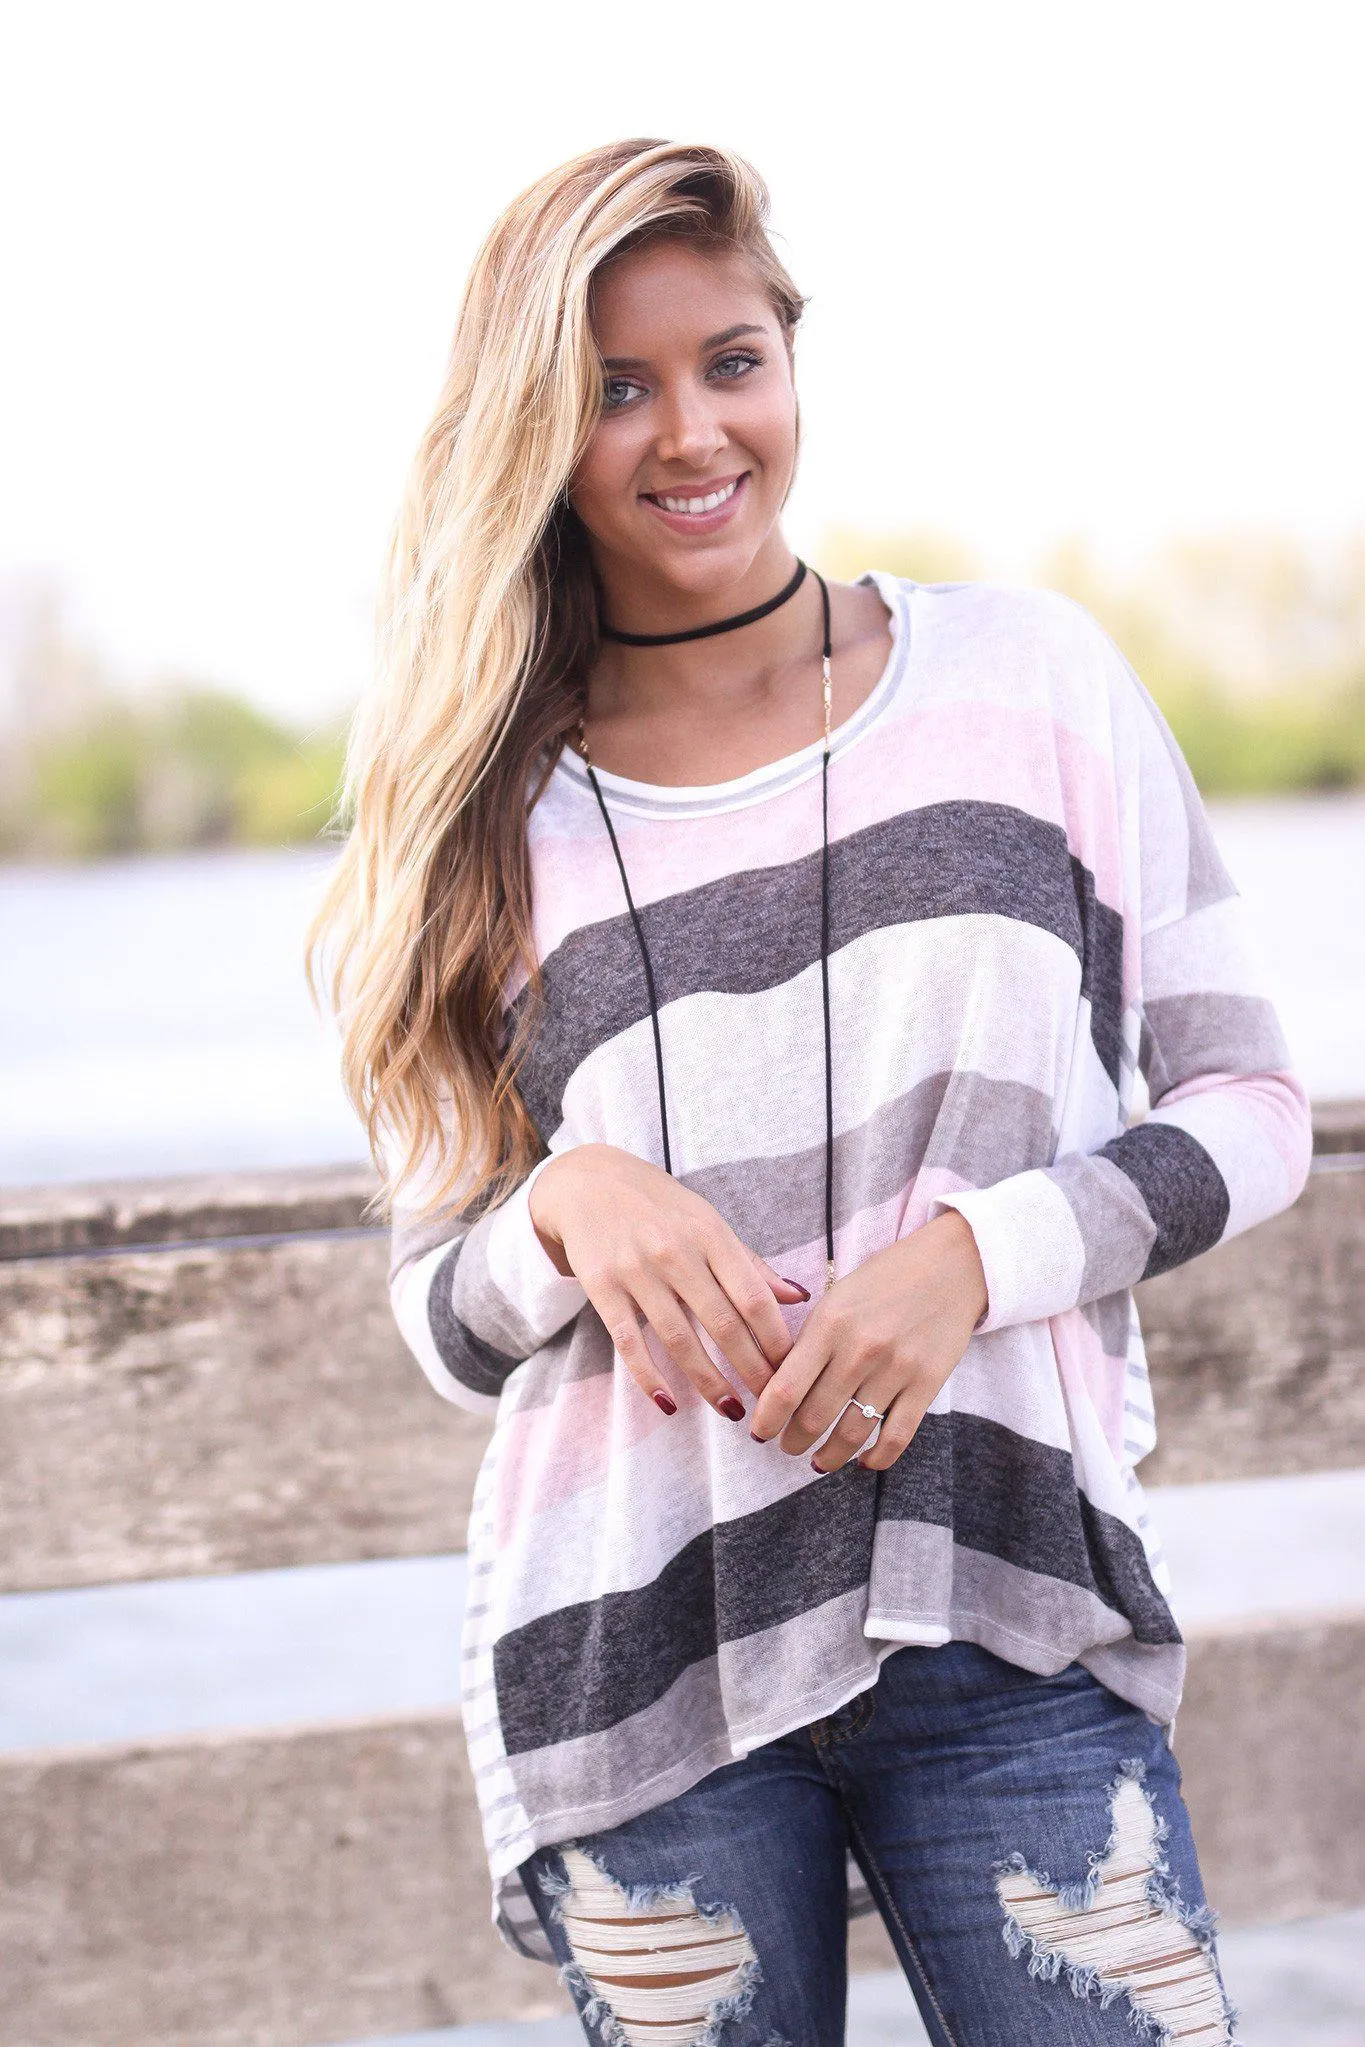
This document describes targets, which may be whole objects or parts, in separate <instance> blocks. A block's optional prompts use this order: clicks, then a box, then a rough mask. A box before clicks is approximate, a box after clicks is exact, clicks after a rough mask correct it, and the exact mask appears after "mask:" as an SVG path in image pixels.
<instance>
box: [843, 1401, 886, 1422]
mask: <svg viewBox="0 0 1365 2047" xmlns="http://www.w3.org/2000/svg"><path fill="white" fill-rule="evenodd" d="M848 1404H849V1406H850V1407H856V1408H857V1410H858V1412H859V1414H860V1415H862V1416H863V1417H864V1419H865V1420H867V1421H870V1422H884V1421H885V1420H886V1416H885V1415H884V1414H882V1413H881V1412H880V1410H879V1409H877V1408H875V1407H873V1406H871V1405H870V1403H869V1402H868V1401H866V1400H850V1401H849V1403H848Z"/></svg>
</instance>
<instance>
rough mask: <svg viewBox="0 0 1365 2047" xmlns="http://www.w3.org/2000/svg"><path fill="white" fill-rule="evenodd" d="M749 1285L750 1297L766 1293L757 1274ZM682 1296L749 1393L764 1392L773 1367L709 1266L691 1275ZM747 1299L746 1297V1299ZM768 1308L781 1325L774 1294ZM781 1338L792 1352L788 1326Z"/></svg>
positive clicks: (770, 1297) (683, 1288)
mask: <svg viewBox="0 0 1365 2047" xmlns="http://www.w3.org/2000/svg"><path fill="white" fill-rule="evenodd" d="M732 1284H733V1282H732ZM747 1284H748V1288H749V1294H750V1295H751V1294H752V1293H754V1292H757V1293H763V1292H765V1291H766V1289H765V1288H764V1286H763V1282H762V1280H761V1279H760V1278H759V1277H758V1274H757V1273H750V1275H749V1277H748V1282H747ZM679 1297H680V1299H681V1300H682V1301H683V1303H684V1304H685V1306H686V1307H688V1308H690V1310H691V1311H692V1313H693V1314H694V1315H695V1316H696V1318H697V1321H698V1322H699V1323H700V1324H701V1326H702V1328H703V1329H704V1330H705V1331H706V1334H707V1335H708V1336H709V1337H710V1339H711V1341H712V1343H714V1345H715V1346H716V1349H717V1350H718V1351H719V1352H720V1354H721V1356H722V1357H723V1358H725V1359H726V1361H727V1362H728V1364H729V1365H730V1367H731V1369H732V1370H733V1371H734V1372H735V1373H736V1374H737V1376H738V1377H739V1378H740V1379H741V1380H742V1381H743V1383H744V1384H745V1385H746V1386H747V1387H748V1388H749V1391H750V1392H751V1393H754V1394H758V1393H761V1392H762V1391H763V1388H764V1387H765V1386H766V1385H767V1383H768V1381H769V1379H771V1377H772V1375H773V1371H774V1366H773V1365H772V1364H770V1363H769V1362H768V1359H767V1358H766V1357H765V1356H764V1355H763V1352H762V1351H761V1350H760V1349H759V1347H758V1344H757V1343H756V1342H755V1340H754V1334H753V1331H752V1330H751V1329H750V1327H749V1325H748V1323H747V1322H746V1320H745V1319H744V1315H743V1313H742V1312H741V1310H740V1309H739V1308H738V1307H737V1306H736V1305H735V1302H734V1301H733V1300H732V1299H731V1297H730V1295H729V1293H728V1292H727V1291H726V1289H725V1288H724V1287H723V1286H721V1284H720V1283H719V1281H718V1280H717V1279H716V1276H715V1274H714V1273H713V1272H712V1270H711V1268H710V1266H709V1265H702V1266H699V1267H698V1268H697V1270H696V1271H695V1272H693V1273H691V1274H689V1275H688V1277H687V1279H686V1280H685V1281H684V1282H683V1284H682V1286H681V1288H680V1289H679ZM748 1298H749V1296H748V1295H746V1299H748ZM768 1306H769V1308H770V1309H771V1310H772V1312H773V1314H774V1315H776V1316H777V1319H778V1321H779V1322H781V1320H782V1317H781V1315H780V1314H778V1311H777V1305H776V1303H775V1302H774V1300H773V1298H772V1295H771V1294H769V1295H768ZM782 1335H783V1339H784V1344H785V1348H786V1349H787V1350H790V1348H791V1338H790V1337H789V1336H788V1335H787V1332H786V1329H785V1327H784V1328H783V1331H782Z"/></svg>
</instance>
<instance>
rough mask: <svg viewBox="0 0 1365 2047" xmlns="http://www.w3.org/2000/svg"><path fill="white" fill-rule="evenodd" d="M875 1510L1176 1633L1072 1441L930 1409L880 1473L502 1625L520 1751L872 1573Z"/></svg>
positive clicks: (758, 1514) (503, 1687)
mask: <svg viewBox="0 0 1365 2047" xmlns="http://www.w3.org/2000/svg"><path fill="white" fill-rule="evenodd" d="M878 1520H896V1521H923V1522H930V1523H935V1524H938V1525H941V1526H944V1527H952V1526H954V1524H955V1533H956V1537H957V1540H958V1541H959V1542H960V1543H961V1544H963V1545H964V1546H965V1547H968V1548H973V1549H979V1550H982V1551H985V1552H987V1553H989V1554H991V1555H994V1556H999V1557H1002V1558H1003V1559H1005V1560H1006V1561H1007V1562H1010V1563H1013V1564H1016V1565H1018V1566H1019V1567H1020V1568H1022V1569H1026V1570H1032V1571H1036V1572H1039V1573H1041V1574H1043V1575H1047V1576H1051V1577H1055V1578H1060V1579H1064V1580H1066V1581H1067V1582H1069V1583H1071V1584H1075V1585H1080V1586H1083V1587H1085V1588H1086V1589H1087V1590H1089V1591H1091V1592H1092V1593H1093V1594H1094V1595H1095V1597H1096V1598H1097V1599H1099V1600H1100V1601H1101V1602H1102V1603H1103V1604H1104V1605H1105V1606H1107V1607H1109V1608H1111V1609H1112V1610H1113V1611H1114V1612H1115V1613H1117V1614H1119V1615H1121V1616H1122V1617H1123V1619H1124V1620H1125V1621H1126V1622H1127V1624H1128V1625H1129V1626H1130V1627H1131V1628H1132V1630H1133V1632H1134V1634H1135V1635H1136V1636H1137V1637H1138V1638H1139V1640H1143V1641H1176V1640H1178V1639H1179V1636H1178V1633H1177V1631H1176V1628H1175V1623H1174V1621H1173V1620H1172V1618H1171V1615H1170V1612H1169V1609H1168V1608H1167V1607H1166V1605H1165V1602H1164V1601H1163V1600H1162V1598H1161V1596H1160V1594H1159V1593H1158V1592H1157V1590H1156V1587H1155V1586H1154V1585H1153V1583H1152V1579H1151V1573H1150V1571H1149V1569H1148V1567H1147V1560H1146V1557H1145V1554H1144V1553H1143V1550H1142V1545H1141V1543H1140V1542H1139V1541H1138V1538H1137V1537H1136V1535H1135V1534H1134V1533H1133V1531H1132V1530H1131V1529H1130V1528H1128V1527H1127V1526H1126V1525H1125V1524H1124V1523H1123V1522H1121V1521H1118V1520H1116V1519H1115V1518H1114V1516H1112V1515H1109V1514H1103V1513H1100V1512H1099V1511H1098V1510H1097V1509H1096V1508H1094V1507H1093V1506H1092V1505H1091V1504H1090V1503H1089V1501H1087V1500H1086V1499H1085V1498H1084V1496H1083V1495H1081V1494H1080V1493H1079V1492H1078V1490H1077V1487H1076V1481H1075V1474H1074V1471H1073V1468H1072V1464H1071V1459H1070V1457H1069V1456H1068V1455H1067V1453H1066V1452H1065V1451H1064V1450H1054V1449H1051V1448H1049V1447H1048V1446H1046V1445H1044V1444H1040V1443H1034V1442H1031V1441H1030V1440H1029V1439H1028V1438H1027V1437H1024V1436H1020V1435H1016V1434H1015V1432H1014V1431H1013V1430H1010V1429H1006V1428H1002V1427H1001V1426H1000V1424H998V1423H996V1422H987V1421H983V1420H982V1419H981V1418H980V1417H979V1416H976V1415H962V1414H959V1415H929V1416H926V1418H925V1420H924V1422H923V1423H922V1424H921V1426H920V1430H919V1433H918V1435H917V1436H916V1439H915V1441H914V1443H913V1444H912V1445H911V1447H910V1449H909V1450H908V1451H906V1453H905V1455H904V1456H903V1457H902V1458H901V1459H900V1460H899V1462H898V1463H897V1464H896V1465H894V1466H893V1467H892V1469H891V1471H890V1472H889V1473H886V1474H884V1475H883V1476H882V1477H881V1478H880V1479H878V1478H877V1477H876V1476H875V1475H874V1474H872V1473H868V1472H864V1471H861V1470H860V1469H859V1468H858V1466H857V1465H850V1466H847V1467H846V1468H845V1469H844V1470H843V1471H839V1472H835V1473H833V1474H832V1475H831V1476H830V1477H828V1478H824V1479H820V1480H817V1481H815V1482H814V1483H812V1484H810V1485H807V1486H804V1487H803V1488H802V1489H801V1490H800V1491H799V1492H797V1493H793V1494H790V1495H788V1496H787V1497H786V1498H785V1499H782V1500H778V1501H775V1502H773V1503H772V1504H770V1505H768V1506H766V1507H762V1508H760V1509H758V1510H756V1511H755V1512H754V1513H751V1514H746V1515H742V1516H740V1517H738V1518H737V1519H734V1520H730V1521H722V1522H719V1523H717V1524H716V1526H715V1527H714V1528H712V1529H706V1530H704V1531H703V1532H702V1533H701V1534H699V1535H698V1536H696V1537H695V1538H694V1539H693V1540H692V1541H691V1542H689V1543H687V1544H686V1545H685V1546H684V1548H682V1549H681V1550H679V1551H678V1552H677V1554H676V1555H675V1556H673V1557H672V1558H671V1559H670V1560H669V1562H668V1563H667V1564H666V1565H665V1566H664V1568H663V1569H662V1570H661V1571H660V1572H659V1574H658V1575H657V1577H655V1578H654V1579H652V1580H651V1581H650V1583H649V1584H647V1585H643V1586H639V1587H637V1588H634V1589H632V1590H630V1591H625V1592H609V1593H605V1594H604V1595H603V1596H602V1597H601V1598H599V1599H594V1600H584V1601H581V1602H578V1603H576V1604H574V1605H571V1606H564V1607H560V1608H557V1609H556V1610H555V1611H554V1612H551V1613H548V1614H543V1615H541V1616H539V1617H538V1618H537V1619H535V1620H532V1621H528V1622H526V1623H525V1624H524V1625H523V1626H522V1627H519V1628H515V1629H512V1630H510V1631H509V1632H508V1633H507V1634H505V1635H503V1636H502V1637H501V1639H500V1640H499V1641H498V1642H497V1644H496V1645H495V1648H494V1652H493V1654H494V1668H495V1672H496V1675H497V1683H498V1696H499V1702H500V1705H501V1708H502V1715H503V1736H504V1739H505V1741H506V1744H507V1750H508V1753H509V1754H518V1753H523V1752H525V1751H528V1750H531V1749H537V1748H544V1747H547V1746H549V1745H550V1744H552V1743H555V1742H561V1741H565V1740H577V1739H580V1738H582V1737H585V1736H588V1735H592V1734H596V1733H600V1732H602V1731H603V1730H604V1729H606V1728H608V1727H612V1726H614V1725H615V1724H616V1723H617V1722H618V1721H620V1720H623V1719H626V1718H628V1717H630V1716H631V1715H632V1714H635V1713H639V1712H642V1711H643V1710H644V1709H645V1708H646V1707H648V1706H649V1705H651V1704H652V1703H653V1702H654V1701H655V1700H656V1699H659V1698H661V1697H662V1696H663V1694H664V1693H665V1692H666V1691H668V1690H669V1689H670V1687H671V1686H672V1685H674V1684H676V1683H677V1681H678V1679H679V1677H680V1676H681V1675H682V1673H683V1672H684V1671H685V1670H686V1669H687V1668H688V1667H689V1666H690V1665H693V1664H698V1663H703V1662H705V1661H706V1660H707V1659H708V1658H710V1657H713V1656H715V1655H716V1653H717V1651H718V1649H719V1647H720V1645H721V1644H723V1643H729V1642H736V1641H739V1640H741V1639H743V1638H744V1637H745V1636H748V1635H753V1634H757V1633H759V1632H760V1631H761V1630H763V1629H765V1628H771V1627H775V1626H777V1625H778V1624H779V1623H780V1622H782V1621H786V1620H790V1619H793V1618H794V1617H795V1616H796V1615H798V1614H807V1615H812V1616H814V1615H815V1614H816V1611H817V1609H818V1608H819V1607H821V1606H822V1605H823V1604H824V1603H825V1602H826V1601H827V1600H831V1599H836V1598H838V1597H839V1596H840V1595H841V1594H843V1593H846V1592H849V1591H851V1590H853V1588H854V1587H856V1586H859V1585H862V1584H866V1583H867V1582H868V1580H869V1577H870V1574H871V1571H872V1568H873V1542H874V1536H875V1532H876V1526H877V1522H878ZM817 1624H818V1623H817Z"/></svg>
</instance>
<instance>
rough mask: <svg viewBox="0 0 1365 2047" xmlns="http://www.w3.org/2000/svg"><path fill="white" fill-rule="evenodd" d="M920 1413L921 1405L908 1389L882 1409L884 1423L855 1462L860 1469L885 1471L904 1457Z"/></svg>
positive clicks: (913, 1436)
mask: <svg viewBox="0 0 1365 2047" xmlns="http://www.w3.org/2000/svg"><path fill="white" fill-rule="evenodd" d="M878 1405H879V1406H880V1405H882V1403H881V1402H879V1403H878ZM924 1413H925V1410H924V1404H923V1402H922V1401H921V1399H920V1397H919V1395H918V1394H917V1393H915V1392H913V1391H912V1390H911V1388H910V1387H908V1386H907V1387H906V1389H905V1391H904V1392H903V1393H898V1394H897V1395H896V1397H895V1399H894V1400H893V1401H892V1402H891V1405H890V1406H889V1407H888V1408H887V1409H886V1420H885V1421H884V1422H883V1423H882V1425H881V1428H880V1429H879V1430H878V1432H877V1440H876V1442H875V1443H874V1444H873V1445H872V1448H871V1449H870V1450H864V1451H863V1453H862V1455H861V1457H860V1458H859V1459H858V1462H859V1463H860V1464H861V1465H862V1467H863V1469H864V1470H865V1471H889V1470H890V1468H891V1466H892V1465H893V1464H894V1463H895V1461H896V1459H897V1458H898V1457H902V1456H904V1454H905V1452H906V1451H907V1450H908V1449H909V1447H910V1445H911V1444H912V1443H913V1442H914V1440H915V1431H916V1430H917V1429H918V1427H919V1425H920V1423H921V1422H922V1421H923V1420H924Z"/></svg>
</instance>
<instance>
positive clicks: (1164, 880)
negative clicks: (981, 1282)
mask: <svg viewBox="0 0 1365 2047" xmlns="http://www.w3.org/2000/svg"><path fill="white" fill-rule="evenodd" d="M1111 653H1112V662H1113V663H1114V664H1117V670H1118V672H1117V673H1116V675H1115V680H1114V683H1113V690H1114V699H1115V701H1114V713H1115V722H1116V726H1123V725H1126V727H1127V737H1128V745H1127V748H1126V751H1127V754H1128V763H1129V767H1130V769H1131V770H1132V773H1131V774H1130V775H1125V774H1124V771H1123V766H1122V763H1121V764H1120V768H1119V784H1120V802H1121V805H1125V806H1127V809H1128V814H1127V815H1126V817H1125V818H1124V820H1123V822H1124V825H1125V829H1126V830H1127V831H1129V832H1130V833H1135V834H1136V843H1137V864H1138V872H1139V878H1140V902H1139V904H1137V905H1136V906H1133V909H1132V910H1131V911H1130V912H1129V914H1135V916H1136V922H1137V928H1138V934H1139V936H1138V944H1139V950H1140V979H1141V1011H1140V1014H1141V1035H1140V1039H1139V1043H1138V1046H1137V1058H1138V1064H1139V1066H1140V1067H1141V1070H1142V1072H1143V1074H1144V1076H1145V1078H1146V1081H1147V1086H1148V1091H1149V1095H1150V1098H1151V1104H1152V1106H1151V1110H1150V1112H1149V1113H1148V1115H1147V1116H1146V1117H1145V1118H1144V1119H1143V1120H1142V1121H1141V1122H1139V1123H1137V1124H1135V1125H1134V1126H1133V1127H1132V1128H1130V1129H1128V1130H1126V1131H1124V1132H1123V1134H1122V1135H1121V1136H1118V1137H1115V1138H1113V1139H1112V1140H1111V1141H1110V1142H1109V1143H1107V1144H1105V1145H1103V1146H1101V1147H1100V1149H1099V1150H1098V1151H1095V1152H1092V1153H1089V1154H1083V1153H1082V1154H1070V1155H1067V1156H1064V1157H1062V1158H1059V1159H1058V1161H1057V1163H1056V1164H1055V1165H1053V1166H1050V1167H1047V1168H1042V1169H1038V1170H1034V1171H1029V1172H1023V1173H1016V1174H1013V1175H1012V1176H1011V1177H1010V1178H1008V1179H1005V1180H1001V1181H999V1182H998V1183H997V1184H996V1185H995V1186H993V1187H985V1188H981V1189H977V1190H969V1191H967V1192H965V1193H961V1194H954V1195H949V1196H947V1197H946V1198H945V1199H944V1201H942V1202H940V1203H939V1204H937V1207H939V1208H943V1207H951V1208H955V1209H957V1210H958V1211H959V1213H960V1214H961V1215H963V1216H964V1217H965V1218H966V1220H967V1221H968V1222H969V1223H970V1224H971V1227H972V1232H973V1235H974V1236H975V1238H976V1242H977V1247H978V1249H979V1251H980V1253H981V1261H982V1265H983V1267H984V1269H985V1274H986V1285H987V1292H988V1297H989V1298H988V1306H987V1311H986V1315H985V1318H984V1320H983V1322H982V1324H981V1327H982V1328H983V1329H985V1330H991V1329H1003V1328H1006V1327H1007V1326H1009V1325H1010V1324H1012V1323H1016V1322H1030V1321H1034V1320H1037V1319H1038V1318H1040V1317H1044V1316H1048V1315H1056V1314H1060V1313H1061V1312H1062V1311H1063V1310H1065V1309H1067V1308H1073V1307H1077V1306H1082V1305H1084V1304H1085V1303H1086V1302H1088V1301H1093V1300H1096V1299H1098V1298H1099V1297H1100V1296H1102V1295H1104V1294H1110V1293H1114V1292H1116V1291H1117V1290H1119V1289H1120V1288H1123V1287H1126V1286H1131V1285H1133V1284H1134V1283H1135V1282H1136V1281H1138V1280H1140V1279H1147V1278H1150V1277H1151V1276H1152V1275H1153V1274H1155V1273H1159V1272H1166V1271H1168V1270H1169V1269H1170V1268H1171V1267H1172V1266H1174V1265H1179V1264H1182V1263H1183V1262H1184V1261H1185V1260H1186V1259H1188V1258H1194V1257H1196V1256H1197V1255H1198V1254H1199V1253H1200V1252H1201V1251H1207V1250H1209V1249H1210V1248H1211V1246H1213V1245H1214V1244H1218V1243H1221V1242H1223V1241H1224V1240H1225V1239H1226V1238H1228V1237H1233V1236H1236V1235H1237V1234H1238V1233H1239V1232H1240V1231H1242V1230H1246V1229H1249V1228H1251V1226H1252V1225H1253V1224H1254V1223H1258V1222H1263V1221H1264V1220H1265V1219H1266V1217H1268V1216H1272V1215H1275V1214H1276V1213H1278V1211H1279V1210H1281V1209H1284V1208H1287V1207H1288V1206H1289V1205H1290V1203H1291V1202H1292V1201H1294V1200H1295V1198H1296V1197H1297V1195H1298V1194H1299V1191H1300V1189H1301V1188H1302V1186H1303V1184H1304V1180H1305V1179H1306V1177H1307V1173H1308V1166H1309V1160H1310V1157H1311V1153H1312V1128H1311V1120H1310V1112H1309V1105H1308V1100H1307V1097H1306V1095H1305V1094H1304V1091H1303V1088H1302V1086H1301V1085H1300V1083H1299V1082H1298V1080H1297V1079H1296V1078H1295V1076H1294V1074H1293V1073H1292V1072H1291V1070H1290V1061H1289V1054H1288V1051H1287V1049H1286V1046H1285V1042H1284V1038H1283V1035H1282V1033H1281V1030H1280V1026H1279V1021H1278V1018H1277V1017H1276V1015H1275V1012H1274V1010H1273V1008H1272V1007H1271V1005H1270V1003H1269V1002H1268V1001H1267V1000H1266V998H1265V995H1264V993H1263V992H1262V989H1261V986H1260V980H1259V975H1258V973H1257V970H1256V968H1255V965H1254V963H1253V959H1252V953H1251V948H1250V945H1249V943H1248V938H1247V933H1246V928H1245V918H1244V910H1243V906H1242V903H1241V900H1240V898H1239V897H1238V895H1237V891H1236V889H1235V887H1234V885H1233V882H1232V880H1231V878H1230V877H1229V875H1228V872H1227V870H1226V868H1225V867H1224V865H1223V862H1222V860H1221V858H1220V856H1219V853H1218V850H1217V847H1216V845H1215V843H1214V838H1213V833H1212V830H1211V827H1210V825H1209V820H1208V815H1207V813H1206V811H1205V809H1204V805H1203V803H1202V801H1201V799H1200V796H1199V793H1198V791H1197V789H1196V788H1195V784H1194V779H1193V777H1192V776H1191V774H1190V771H1189V768H1188V767H1187V765H1186V763H1185V761H1184V759H1183V757H1182V755H1181V753H1180V750H1179V748H1178V747H1177V745H1176V742H1175V739H1174V737H1173V736H1172V734H1171V732H1170V730H1169V728H1168V726H1167V725H1166V722H1165V720H1164V718H1163V717H1162V715H1161V713H1160V711H1159V710H1158V709H1157V707H1156V705H1155V704H1154V703H1153V702H1152V699H1151V698H1150V696H1149V695H1148V694H1147V692H1146V690H1145V689H1144V688H1143V687H1142V684H1141V683H1140V682H1139V681H1138V679H1137V677H1136V676H1135V675H1134V674H1133V673H1132V670H1131V669H1130V668H1129V667H1128V665H1127V663H1126V662H1123V661H1122V659H1121V657H1120V656H1119V655H1118V653H1117V651H1116V650H1111Z"/></svg>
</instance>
